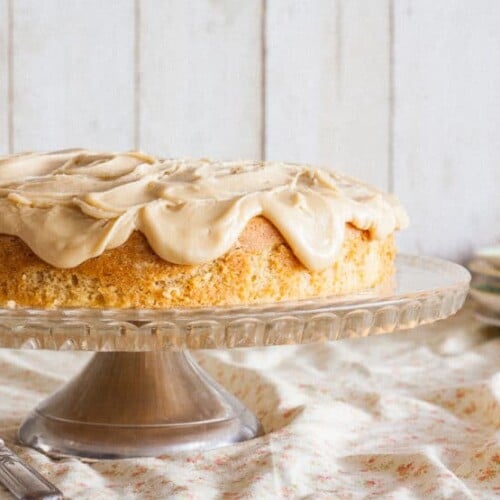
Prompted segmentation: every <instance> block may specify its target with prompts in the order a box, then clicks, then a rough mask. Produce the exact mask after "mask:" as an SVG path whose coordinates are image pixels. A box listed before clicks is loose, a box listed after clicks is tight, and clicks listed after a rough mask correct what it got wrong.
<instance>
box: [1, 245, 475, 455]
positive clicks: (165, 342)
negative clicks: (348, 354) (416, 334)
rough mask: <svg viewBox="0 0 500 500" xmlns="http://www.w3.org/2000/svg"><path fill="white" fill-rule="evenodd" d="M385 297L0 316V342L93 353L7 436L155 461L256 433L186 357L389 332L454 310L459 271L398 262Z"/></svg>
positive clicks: (58, 449) (42, 446)
mask: <svg viewBox="0 0 500 500" xmlns="http://www.w3.org/2000/svg"><path fill="white" fill-rule="evenodd" d="M396 268H397V273H396V278H395V283H394V286H393V287H392V289H391V291H387V292H378V293H377V294H374V293H366V294H360V295H357V296H351V297H342V298H339V297H334V298H324V299H316V300H306V301H295V302H284V303H279V304H268V305H253V306H246V307H215V308H196V309H193V308H192V309H169V310H149V311H143V310H133V311H132V310H88V309H87V310H85V309H57V310H35V309H0V345H1V346H3V347H11V348H31V349H56V350H65V349H66V350H67V349H75V350H87V351H96V354H95V355H94V357H93V358H92V359H91V360H90V362H89V363H88V364H87V366H86V367H85V368H84V369H83V370H82V372H81V373H80V374H79V375H77V376H76V377H75V378H73V379H72V380H70V381H69V382H68V383H67V384H66V385H64V386H63V387H62V388H61V389H60V390H59V391H57V392H56V393H55V394H53V395H52V396H50V397H49V398H48V399H46V400H44V401H42V402H41V403H40V404H39V405H38V407H37V408H35V409H34V410H33V412H32V413H31V414H30V415H29V416H28V417H27V419H26V420H25V421H24V423H23V424H22V426H21V428H20V430H19V439H20V441H21V442H22V443H23V444H26V445H28V446H32V447H34V448H36V449H38V450H40V451H42V452H44V453H46V454H48V455H51V456H56V457H58V456H78V457H83V458H88V459H102V458H127V457H144V456H158V455H162V454H169V453H175V452H180V451H187V450H190V451H192V450H202V449H211V448H217V447H220V446H226V445H229V444H231V443H235V442H239V441H244V440H246V439H251V438H253V437H255V436H258V435H260V434H262V432H263V431H262V427H261V426H260V424H259V421H258V420H257V418H256V417H255V416H254V415H253V414H252V413H251V412H250V411H249V410H248V409H247V408H245V407H244V406H243V404H242V403H241V402H240V401H238V400H237V399H236V398H235V397H234V396H232V395H231V394H229V393H228V392H227V391H226V390H225V389H224V388H222V387H221V386H220V385H219V384H217V383H216V382H215V381H214V380H213V379H212V378H211V377H210V376H208V375H207V374H206V373H205V372H204V371H203V370H202V369H201V368H200V367H199V366H198V365H197V364H196V362H195V361H194V360H193V358H192V357H191V356H190V354H189V352H188V350H191V349H211V348H212V349H213V348H215V349H220V348H235V347H250V346H269V345H281V344H300V343H310V342H320V341H332V340H339V339H342V338H348V337H362V336H367V335H372V334H381V333H389V332H392V331H395V330H402V329H408V328H413V327H416V326H418V325H421V324H424V323H430V322H433V321H437V320H439V319H443V318H446V317H448V316H450V315H451V314H454V313H455V312H457V311H458V310H459V309H460V307H461V306H462V304H463V302H464V300H465V297H466V294H467V290H468V287H469V280H470V275H469V273H468V272H467V271H466V270H465V269H464V268H462V267H461V266H458V265H457V264H452V263H450V262H446V261H443V260H439V259H432V258H427V257H412V256H404V255H403V256H399V257H398V259H397V264H396Z"/></svg>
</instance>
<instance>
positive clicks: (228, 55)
mask: <svg viewBox="0 0 500 500" xmlns="http://www.w3.org/2000/svg"><path fill="white" fill-rule="evenodd" d="M261 14H262V2H261V0H249V1H245V2H234V1H230V0H225V1H217V2H214V1H210V0H198V1H197V2H196V7H193V4H192V3H191V2H185V1H183V0H172V1H169V2H157V1H152V0H144V1H142V2H140V97H139V99H140V101H139V103H140V118H139V131H140V133H139V143H140V146H141V147H142V148H143V149H144V150H146V151H149V152H152V153H156V154H162V155H167V156H211V157H217V158H231V157H233V158H241V157H246V158H258V157H260V154H261V145H260V141H261V130H260V126H261V121H262V120H261V112H262V111H261V88H260V83H261V71H262V67H261V57H260V56H261V45H260V44H261Z"/></svg>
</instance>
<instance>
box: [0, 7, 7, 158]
mask: <svg viewBox="0 0 500 500" xmlns="http://www.w3.org/2000/svg"><path fill="white" fill-rule="evenodd" d="M8 23H9V13H8V0H0V154H6V153H8V151H9V74H8V60H9V46H8Z"/></svg>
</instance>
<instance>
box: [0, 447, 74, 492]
mask: <svg viewBox="0 0 500 500" xmlns="http://www.w3.org/2000/svg"><path fill="white" fill-rule="evenodd" d="M0 483H2V484H3V485H4V486H5V487H6V488H7V489H8V490H9V491H10V492H11V493H12V494H13V495H14V497H16V498H19V499H25V500H42V499H43V500H63V498H64V497H63V494H62V493H61V492H60V491H59V490H58V489H57V488H56V487H55V486H54V485H53V484H52V483H51V482H50V481H48V480H47V479H45V478H44V477H43V476H42V475H41V474H40V473H38V472H37V471H36V470H35V469H33V467H31V466H30V465H28V464H27V463H25V462H23V461H22V460H21V459H20V458H19V457H18V456H17V455H16V454H15V453H14V452H13V451H12V450H10V449H9V448H7V447H6V446H5V444H4V442H3V441H2V440H1V439H0Z"/></svg>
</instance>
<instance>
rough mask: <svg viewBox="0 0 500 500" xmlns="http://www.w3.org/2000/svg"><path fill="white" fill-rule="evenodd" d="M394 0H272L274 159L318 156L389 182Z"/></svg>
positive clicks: (270, 138)
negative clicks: (391, 10) (390, 0)
mask: <svg viewBox="0 0 500 500" xmlns="http://www.w3.org/2000/svg"><path fill="white" fill-rule="evenodd" d="M389 47H390V30H389V6H388V0H375V1H370V2H366V1H363V0H348V1H346V0H336V1H330V0H293V1H292V0H272V1H270V2H268V12H267V77H266V79H267V94H266V101H267V115H266V117H267V121H266V127H267V137H266V143H267V147H266V155H267V157H269V158H271V159H284V160H291V161H300V162H314V163H320V164H324V165H327V166H332V167H335V168H336V169H340V170H343V171H345V172H347V173H349V174H351V175H353V176H358V177H361V178H363V179H365V180H366V181H370V182H373V183H375V184H378V185H379V186H380V187H382V188H387V187H388V172H389V161H388V152H389V129H390V126H389V125H390V124H389V93H390V89H389V59H390V50H389Z"/></svg>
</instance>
